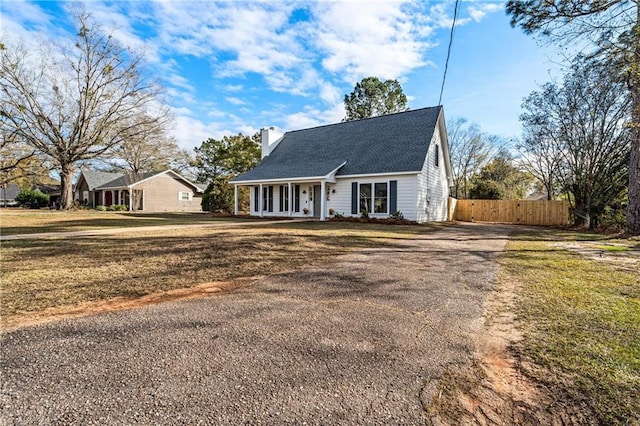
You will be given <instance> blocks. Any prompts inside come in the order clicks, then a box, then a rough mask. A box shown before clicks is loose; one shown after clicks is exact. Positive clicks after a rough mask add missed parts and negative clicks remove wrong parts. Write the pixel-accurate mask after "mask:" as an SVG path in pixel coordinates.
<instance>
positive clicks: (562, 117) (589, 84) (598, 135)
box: [521, 57, 631, 227]
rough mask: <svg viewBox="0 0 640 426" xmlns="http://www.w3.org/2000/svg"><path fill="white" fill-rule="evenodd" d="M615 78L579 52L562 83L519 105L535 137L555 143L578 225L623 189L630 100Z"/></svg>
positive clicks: (592, 219) (546, 87)
mask: <svg viewBox="0 0 640 426" xmlns="http://www.w3.org/2000/svg"><path fill="white" fill-rule="evenodd" d="M613 77H614V76H612V75H611V74H610V72H609V69H608V67H606V66H599V64H598V63H594V62H593V61H588V60H584V58H581V57H578V58H577V59H576V60H575V61H574V63H573V66H572V68H571V71H570V72H569V73H568V74H567V75H566V76H565V78H564V80H563V82H562V84H561V85H559V84H555V83H547V84H545V85H544V86H543V87H542V91H540V92H533V93H532V94H531V95H530V96H529V97H528V98H527V99H526V100H525V102H524V104H523V108H524V109H525V112H524V113H523V114H522V115H521V120H522V122H523V124H524V126H525V128H533V129H536V133H537V134H538V135H543V136H544V137H541V138H540V139H538V140H537V142H539V143H540V144H543V145H546V144H554V145H555V146H552V147H550V148H549V149H550V150H551V151H552V152H553V153H554V155H556V154H557V153H560V155H561V157H562V158H561V164H560V167H559V169H558V170H559V174H558V177H559V179H560V183H561V185H562V187H563V189H564V191H566V193H567V195H568V196H569V200H570V201H571V203H572V205H573V209H574V213H575V219H576V221H575V222H576V224H578V225H580V224H586V225H587V226H590V227H593V226H595V225H596V224H597V218H598V215H600V214H601V213H602V212H603V211H604V208H605V207H606V206H607V205H610V204H612V203H613V202H615V200H616V199H618V198H620V196H621V194H622V193H623V192H624V190H625V189H626V183H627V178H628V168H627V167H628V161H629V146H630V140H631V131H630V129H628V128H627V127H625V123H626V122H627V121H628V119H629V116H630V114H631V102H630V99H629V96H628V92H627V91H626V88H625V84H624V82H622V81H620V80H616V79H615V78H613ZM530 142H531V144H532V146H533V145H535V142H536V141H535V140H531V141H530ZM538 149H539V150H541V151H542V152H544V151H545V150H546V148H545V147H538Z"/></svg>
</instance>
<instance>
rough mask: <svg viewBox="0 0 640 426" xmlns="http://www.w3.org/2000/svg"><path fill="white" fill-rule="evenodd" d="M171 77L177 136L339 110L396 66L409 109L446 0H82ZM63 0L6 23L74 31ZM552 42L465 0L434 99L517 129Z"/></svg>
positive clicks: (16, 29)
mask: <svg viewBox="0 0 640 426" xmlns="http://www.w3.org/2000/svg"><path fill="white" fill-rule="evenodd" d="M84 5H85V7H86V10H87V11H89V12H91V13H92V15H93V17H94V18H95V19H96V20H98V22H100V23H101V24H102V26H103V28H104V29H105V30H106V31H108V32H110V33H112V34H113V35H114V36H115V37H116V38H117V39H118V40H120V42H121V43H122V44H123V45H125V46H128V47H130V48H133V49H135V50H137V51H141V52H143V53H144V55H145V57H146V60H147V63H148V67H149V69H150V70H151V71H152V72H153V73H155V74H156V75H157V76H158V77H159V78H160V79H161V81H162V82H163V84H164V86H165V87H166V88H167V92H168V97H167V102H168V104H169V105H170V107H171V109H172V112H173V115H174V117H175V125H174V127H173V128H172V130H171V131H172V133H173V136H174V137H175V138H176V140H177V141H178V142H179V144H180V145H181V146H182V147H184V148H188V149H192V148H193V147H196V146H199V145H200V143H201V142H202V141H203V140H205V139H207V138H209V137H213V138H221V137H222V136H224V135H230V134H237V133H239V132H242V133H244V134H253V133H254V132H256V131H257V130H258V129H260V128H262V127H267V126H275V127H278V128H280V129H282V130H285V131H287V130H296V129H301V128H306V127H312V126H317V125H322V124H329V123H335V122H339V121H340V120H341V119H342V118H343V117H344V107H343V101H342V100H343V98H344V95H345V94H347V93H349V92H351V91H352V90H353V87H354V86H355V84H356V83H357V82H358V81H360V80H361V79H362V78H364V77H368V76H377V77H379V78H381V79H387V78H391V79H398V80H399V81H400V83H401V85H402V87H403V89H404V92H405V94H406V95H407V96H408V98H409V107H410V108H413V109H415V108H421V107H427V106H433V105H436V104H437V103H438V97H439V94H440V85H441V83H442V76H443V72H444V65H445V59H446V50H447V44H448V40H449V32H450V27H451V19H452V16H453V8H454V2H453V1H431V2H427V1H389V0H380V1H317V2H310V1H261V2H258V1H219V2H210V1H177V0H172V1H143V0H136V1H87V2H84ZM73 6H74V4H73V3H70V2H61V1H40V2H38V1H18V0H3V1H2V2H1V3H0V13H1V17H0V25H1V27H0V31H2V34H3V36H6V35H10V36H17V37H24V38H26V39H28V40H44V41H55V40H57V39H60V38H65V37H67V38H68V37H69V35H70V33H69V31H70V25H69V24H70V19H69V16H70V14H69V11H70V10H71V8H72V7H73ZM555 57H556V52H554V51H553V50H552V49H551V48H548V47H541V46H539V45H538V44H536V42H535V40H533V39H532V38H531V37H528V36H525V35H524V34H523V33H522V32H521V31H520V30H519V29H513V28H511V27H510V26H509V21H508V17H507V16H506V15H505V12H504V3H502V2H486V1H463V2H462V3H461V6H460V14H459V20H458V25H457V27H456V30H455V36H454V42H453V47H452V54H451V59H450V61H449V70H448V74H447V80H446V85H445V89H444V95H443V98H442V104H443V105H444V108H445V115H446V117H447V119H448V120H452V119H455V118H458V117H465V118H467V119H468V120H469V121H471V122H475V123H477V124H478V125H479V126H480V127H481V128H482V130H484V131H486V132H489V133H492V134H497V135H501V136H504V137H505V138H508V139H512V138H515V137H519V136H520V132H521V130H520V124H519V122H518V115H519V114H520V105H521V103H522V99H523V98H524V97H525V96H527V95H528V94H529V93H530V92H531V91H532V90H535V89H536V88H537V87H538V85H539V84H542V83H545V82H546V81H548V80H549V79H550V78H551V77H550V75H557V70H558V68H559V67H558V65H556V62H557V61H556V60H554V58H555Z"/></svg>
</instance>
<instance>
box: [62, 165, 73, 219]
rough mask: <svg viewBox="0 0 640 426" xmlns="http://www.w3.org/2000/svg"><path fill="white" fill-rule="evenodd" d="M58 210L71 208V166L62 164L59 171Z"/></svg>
mask: <svg viewBox="0 0 640 426" xmlns="http://www.w3.org/2000/svg"><path fill="white" fill-rule="evenodd" d="M60 191H61V192H60V208H61V209H63V210H69V209H70V208H71V207H73V165H71V164H63V165H62V167H61V170H60Z"/></svg>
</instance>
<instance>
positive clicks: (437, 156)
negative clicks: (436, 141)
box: [433, 145, 440, 167]
mask: <svg viewBox="0 0 640 426" xmlns="http://www.w3.org/2000/svg"><path fill="white" fill-rule="evenodd" d="M433 164H434V165H435V166H436V167H438V165H439V164H440V147H439V146H438V145H436V153H435V154H434V157H433Z"/></svg>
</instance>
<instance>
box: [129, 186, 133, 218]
mask: <svg viewBox="0 0 640 426" xmlns="http://www.w3.org/2000/svg"><path fill="white" fill-rule="evenodd" d="M129 211H130V212H132V211H133V188H132V187H129Z"/></svg>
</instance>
